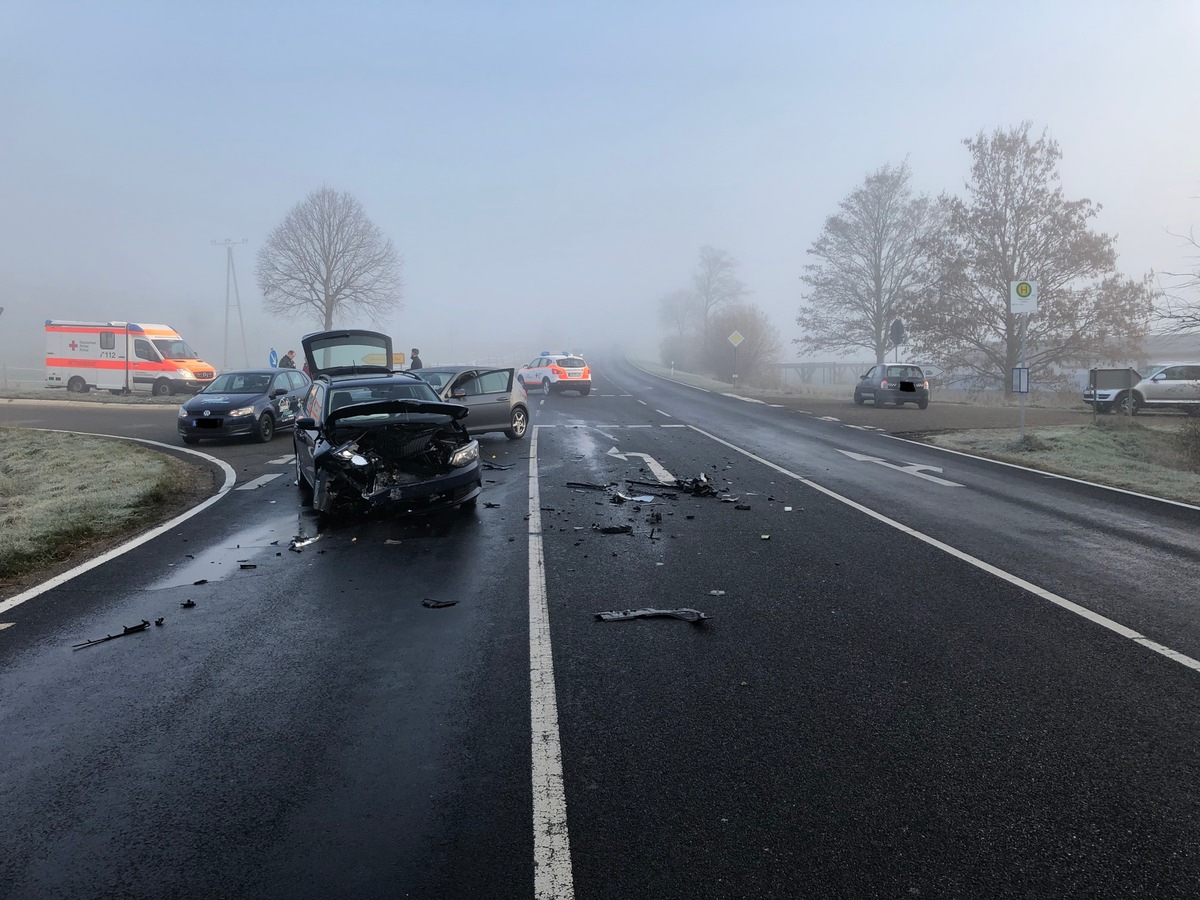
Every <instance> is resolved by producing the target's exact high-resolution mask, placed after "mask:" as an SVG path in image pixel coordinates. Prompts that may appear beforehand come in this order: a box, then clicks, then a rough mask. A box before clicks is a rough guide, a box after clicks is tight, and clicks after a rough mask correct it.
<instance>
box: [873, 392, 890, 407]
mask: <svg viewBox="0 0 1200 900" xmlns="http://www.w3.org/2000/svg"><path fill="white" fill-rule="evenodd" d="M885 403H887V401H886V400H884V399H883V397H881V396H880V395H879V394H876V395H875V405H876V406H883V405H884V404H885Z"/></svg>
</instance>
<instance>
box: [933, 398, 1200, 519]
mask: <svg viewBox="0 0 1200 900" xmlns="http://www.w3.org/2000/svg"><path fill="white" fill-rule="evenodd" d="M925 440H926V441H928V442H929V443H932V444H936V445H937V446H939V447H946V448H948V449H951V450H961V451H963V452H964V453H971V454H974V455H976V456H986V457H988V458H990V459H999V460H1003V461H1005V462H1013V463H1018V464H1020V465H1023V466H1028V467H1029V468H1031V469H1039V470H1041V471H1043V472H1053V473H1055V474H1058V475H1068V476H1071V477H1072V478H1081V479H1084V480H1085V481H1094V482H1098V483H1100V484H1106V485H1111V486H1113V487H1120V488H1126V489H1128V490H1131V491H1138V492H1139V493H1143V494H1151V495H1153V496H1156V497H1166V498H1168V499H1171V500H1180V501H1183V502H1184V503H1200V423H1197V422H1196V421H1195V420H1188V419H1182V418H1175V417H1163V418H1162V419H1158V420H1154V421H1145V422H1143V421H1141V420H1130V419H1128V418H1122V417H1121V416H1107V417H1104V418H1101V419H1098V420H1097V423H1096V424H1095V425H1092V424H1087V425H1057V426H1040V427H1037V428H1027V429H1026V430H1025V441H1024V442H1023V443H1022V441H1021V439H1020V432H1019V431H1018V430H1017V429H1015V428H1004V429H992V430H988V431H972V432H960V433H951V434H936V435H929V436H927V437H926V438H925Z"/></svg>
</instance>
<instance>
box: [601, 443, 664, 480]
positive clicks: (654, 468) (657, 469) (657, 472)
mask: <svg viewBox="0 0 1200 900" xmlns="http://www.w3.org/2000/svg"><path fill="white" fill-rule="evenodd" d="M608 455H609V456H615V457H616V458H617V459H623V460H625V461H627V462H628V460H629V457H631V456H637V457H640V458H641V459H643V460H645V462H646V465H647V466H649V467H650V471H651V472H653V473H654V477H655V478H657V479H658V480H659V482H660V483H661V484H674V483H675V476H674V475H672V474H671V473H670V472H668V471H667V470H666V469H664V468H663V467H662V464H661V463H660V462H659V461H658V460H656V459H655V458H654V457H653V456H651V455H650V454H649V453H630V452H629V451H626V452H624V453H622V452H621V451H620V450H618V449H617V448H616V447H613V448H612V449H611V450H609V451H608Z"/></svg>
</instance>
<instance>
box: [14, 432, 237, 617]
mask: <svg viewBox="0 0 1200 900" xmlns="http://www.w3.org/2000/svg"><path fill="white" fill-rule="evenodd" d="M45 430H47V431H49V430H52V429H45ZM53 430H55V431H56V432H57V433H59V434H84V433H85V432H80V431H60V430H58V429H53ZM88 436H89V437H110V438H112V439H113V440H114V441H135V442H136V443H139V444H148V445H149V446H151V447H163V448H164V449H167V450H174V451H175V452H176V453H189V454H191V455H192V456H199V457H200V458H201V459H204V460H208V462H210V463H213V464H215V465H217V466H219V467H220V468H221V471H223V472H224V473H225V483H224V484H223V485H221V489H220V490H219V491H217V493H216V494H214V495H213V496H211V497H209V498H208V499H207V500H205V501H204V502H203V503H201V504H199V505H197V506H193V507H192V508H191V509H189V510H188V511H187V512H185V513H183V515H179V516H176V517H175V518H173V519H172V520H171V521H169V522H164V523H163V524H161V525H159V526H158V527H157V528H151V529H150V530H149V531H147V532H146V533H145V534H139V535H138V536H137V537H135V538H134V539H133V540H131V541H126V542H125V543H124V544H122V545H121V546H119V547H114V548H113V549H112V550H109V551H108V552H107V553H102V554H100V555H99V556H97V557H96V558H95V559H89V560H88V561H87V562H85V563H82V564H80V565H78V566H76V567H75V568H73V569H68V570H67V571H66V572H63V573H62V574H61V575H56V576H55V577H54V578H51V579H50V580H49V581H43V582H42V583H41V584H39V585H37V587H32V588H30V589H29V590H27V591H25V592H24V593H21V594H17V595H16V596H15V597H9V598H8V599H7V600H5V601H4V602H2V603H0V614H2V613H6V612H8V611H9V610H10V609H15V608H16V607H18V606H20V605H21V604H22V603H24V602H25V601H26V600H32V599H33V598H34V597H36V596H38V595H39V594H44V593H45V592H46V591H48V590H51V589H52V588H56V587H58V586H59V585H60V584H66V583H67V582H68V581H70V580H71V579H72V578H75V577H76V576H77V575H82V574H83V573H84V572H87V571H90V570H91V569H94V568H96V567H97V566H102V565H104V564H105V563H106V562H108V561H109V560H110V559H116V558H117V557H118V556H120V555H122V554H123V553H128V552H129V551H130V550H133V549H134V548H135V547H140V546H142V544H146V543H149V542H150V541H152V540H154V539H155V538H156V537H158V536H159V535H161V534H166V533H167V532H168V531H170V530H171V529H172V528H175V527H176V526H177V525H179V524H180V523H181V522H186V521H187V520H188V519H190V518H191V517H192V516H194V515H197V514H198V513H201V512H203V511H204V510H206V509H208V508H209V507H210V506H212V505H213V504H214V503H216V502H217V501H218V500H220V499H221V498H222V497H224V496H225V495H226V494H228V493H229V490H230V488H232V487H233V483H234V482H235V481H236V480H237V474H236V473H235V472H234V471H233V467H232V466H230V465H229V463H227V462H225V461H224V460H221V459H217V458H216V457H215V456H209V455H208V454H207V453H201V452H200V451H199V450H189V449H187V448H186V447H175V446H172V445H171V444H163V443H160V442H159V441H147V440H144V439H142V438H130V437H118V436H116V435H94V434H91V435H88Z"/></svg>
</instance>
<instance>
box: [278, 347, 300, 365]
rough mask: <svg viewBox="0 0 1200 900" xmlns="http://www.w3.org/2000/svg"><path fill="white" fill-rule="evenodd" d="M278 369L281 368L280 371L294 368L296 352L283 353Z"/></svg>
mask: <svg viewBox="0 0 1200 900" xmlns="http://www.w3.org/2000/svg"><path fill="white" fill-rule="evenodd" d="M279 368H281V369H294V368H296V351H295V350H289V351H288V352H287V353H285V354H284V355H283V358H282V359H281V360H279Z"/></svg>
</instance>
